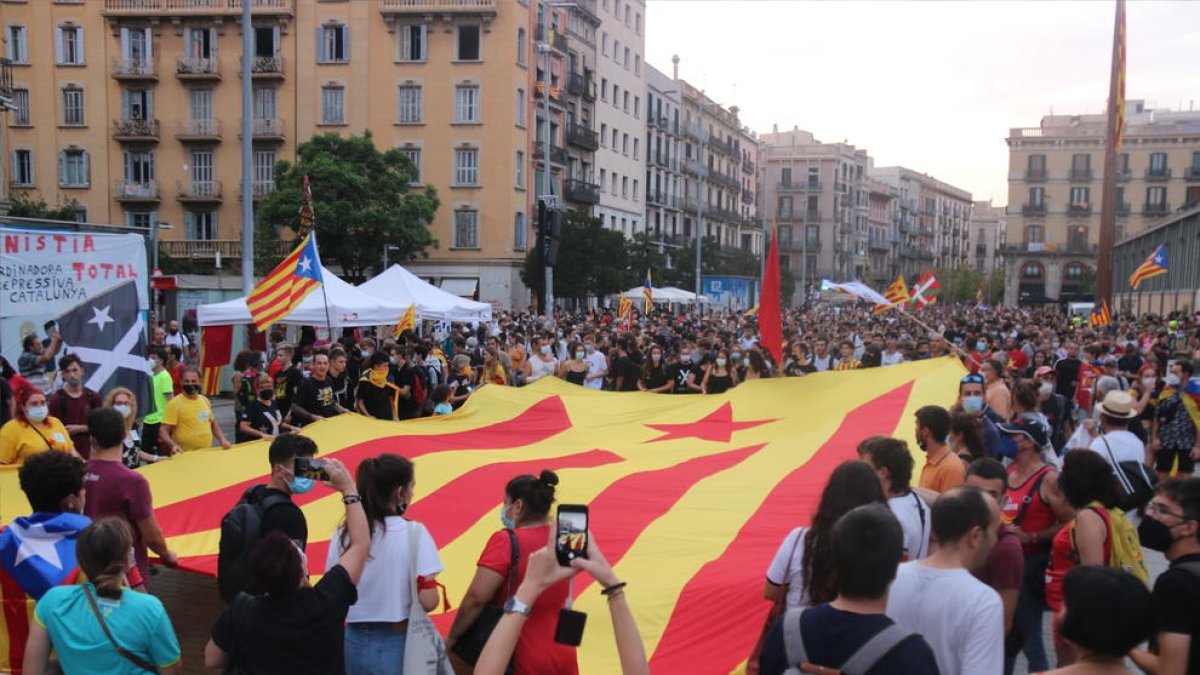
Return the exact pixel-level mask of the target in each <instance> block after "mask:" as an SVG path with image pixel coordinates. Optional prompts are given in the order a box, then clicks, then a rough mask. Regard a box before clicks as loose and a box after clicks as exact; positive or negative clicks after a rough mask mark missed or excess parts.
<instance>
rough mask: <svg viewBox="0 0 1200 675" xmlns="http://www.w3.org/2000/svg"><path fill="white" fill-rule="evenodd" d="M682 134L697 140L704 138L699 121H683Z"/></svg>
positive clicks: (702, 128)
mask: <svg viewBox="0 0 1200 675" xmlns="http://www.w3.org/2000/svg"><path fill="white" fill-rule="evenodd" d="M683 134H684V135H685V136H689V137H691V138H693V139H695V140H697V141H699V140H702V139H703V138H704V127H702V126H700V123H699V122H684V124H683Z"/></svg>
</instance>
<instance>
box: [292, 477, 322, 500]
mask: <svg viewBox="0 0 1200 675" xmlns="http://www.w3.org/2000/svg"><path fill="white" fill-rule="evenodd" d="M315 482H316V481H314V480H313V479H311V478H305V477H304V476H296V477H295V478H293V479H292V480H291V481H290V482H289V483H288V484H287V488H288V491H289V492H291V493H292V494H294V495H302V494H304V493H305V492H308V491H310V490H312V489H313V484H314V483H315Z"/></svg>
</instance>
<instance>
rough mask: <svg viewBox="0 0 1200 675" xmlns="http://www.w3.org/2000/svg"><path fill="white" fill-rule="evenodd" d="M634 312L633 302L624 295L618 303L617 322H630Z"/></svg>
mask: <svg viewBox="0 0 1200 675" xmlns="http://www.w3.org/2000/svg"><path fill="white" fill-rule="evenodd" d="M632 312H633V301H632V300H630V299H629V298H627V297H625V296H624V295H622V296H621V299H620V300H618V301H617V321H628V320H629V315H630V314H631V313H632Z"/></svg>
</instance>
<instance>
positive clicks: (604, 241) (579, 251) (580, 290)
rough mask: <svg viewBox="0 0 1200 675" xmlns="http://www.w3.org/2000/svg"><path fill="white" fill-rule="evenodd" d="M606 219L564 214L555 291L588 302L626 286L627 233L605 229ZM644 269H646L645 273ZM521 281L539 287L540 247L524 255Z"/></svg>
mask: <svg viewBox="0 0 1200 675" xmlns="http://www.w3.org/2000/svg"><path fill="white" fill-rule="evenodd" d="M602 223H603V220H602V219H600V218H597V217H593V216H591V215H588V214H586V213H583V212H581V211H568V212H566V213H564V214H563V221H562V236H561V239H560V241H559V247H558V261H557V264H556V265H555V266H554V295H555V297H557V298H572V299H575V300H578V301H580V302H585V301H586V300H587V298H588V297H589V296H604V295H608V294H610V293H619V292H621V291H623V290H625V289H624V288H623V287H622V284H623V283H624V281H625V279H626V278H627V274H628V270H629V263H628V252H627V251H626V248H625V237H624V236H622V234H621V233H620V232H617V231H615V230H608V229H605V228H604V226H603V224H602ZM644 273H645V272H643V274H644ZM521 281H523V282H525V285H526V286H529V287H530V288H540V287H541V284H542V271H541V269H540V268H539V267H538V266H537V251H536V250H535V249H534V248H531V249H530V251H529V253H528V255H526V256H525V266H524V267H523V268H522V270H521Z"/></svg>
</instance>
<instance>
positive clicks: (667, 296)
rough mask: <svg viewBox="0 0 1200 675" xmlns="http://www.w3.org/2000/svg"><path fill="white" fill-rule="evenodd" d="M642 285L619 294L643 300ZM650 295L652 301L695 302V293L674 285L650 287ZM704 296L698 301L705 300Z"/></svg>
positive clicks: (644, 296) (630, 298)
mask: <svg viewBox="0 0 1200 675" xmlns="http://www.w3.org/2000/svg"><path fill="white" fill-rule="evenodd" d="M643 288H644V287H642V286H634V287H633V288H631V289H629V290H627V291H625V292H624V293H622V294H621V295H622V296H623V297H624V298H626V299H627V300H645V299H646V295H645V291H644V290H643ZM650 297H651V298H653V300H654V302H678V303H683V304H692V303H694V302H696V294H695V293H692V292H691V291H685V290H683V289H682V288H675V287H674V286H662V287H659V288H652V289H650ZM707 301H708V299H707V298H705V297H701V298H700V302H707Z"/></svg>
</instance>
